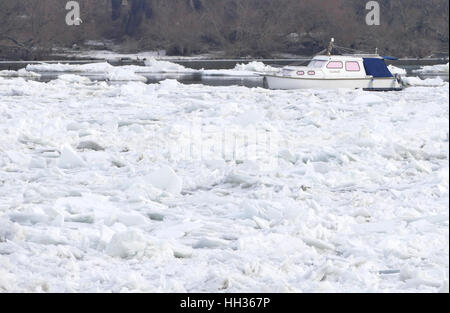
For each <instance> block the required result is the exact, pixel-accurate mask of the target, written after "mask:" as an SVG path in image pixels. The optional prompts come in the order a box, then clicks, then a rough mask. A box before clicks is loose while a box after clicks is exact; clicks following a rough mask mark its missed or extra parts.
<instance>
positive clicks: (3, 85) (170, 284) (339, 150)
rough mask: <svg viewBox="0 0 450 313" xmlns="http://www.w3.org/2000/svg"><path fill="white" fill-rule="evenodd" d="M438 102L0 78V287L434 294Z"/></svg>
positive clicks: (445, 224) (439, 277) (407, 94)
mask: <svg viewBox="0 0 450 313" xmlns="http://www.w3.org/2000/svg"><path fill="white" fill-rule="evenodd" d="M448 102H449V89H448V83H444V84H443V86H440V87H411V88H408V89H406V90H404V91H402V92H392V93H376V94H373V93H368V92H364V91H358V90H340V91H315V90H310V91H302V90H296V91H271V90H265V89H260V88H256V89H248V88H244V87H208V86H202V85H183V84H180V83H177V82H175V81H164V82H162V83H160V84H152V85H146V84H144V83H142V82H128V83H126V84H122V85H108V84H107V83H105V82H101V83H91V84H82V83H78V82H77V81H76V79H74V77H65V78H64V77H63V78H62V79H61V78H60V79H58V80H55V81H51V82H48V83H40V82H36V81H26V80H25V79H22V78H11V79H5V78H1V77H0V292H13V291H18V292H23V291H32V292H80V291H82V292H100V291H112V292H127V291H137V292H186V291H187V292H438V291H442V292H448V285H449V284H448V280H449V213H448V201H449V175H448V173H449V163H448V162H449V107H448ZM218 130H219V131H218ZM220 130H221V131H223V132H221V131H220ZM254 130H256V131H258V130H260V131H261V133H257V134H258V138H259V139H258V140H263V142H265V141H264V138H265V137H264V136H267V135H268V134H271V133H278V135H279V136H278V137H273V138H278V141H276V142H277V143H278V147H277V148H276V149H273V150H267V151H265V153H263V154H260V155H258V157H257V158H250V157H249V156H248V155H246V154H245V153H244V154H240V153H239V151H234V152H235V154H234V155H233V153H231V154H229V155H228V156H226V157H225V155H226V154H228V152H229V150H227V149H229V148H230V147H231V148H232V147H233V146H237V147H247V148H251V147H250V143H251V142H252V141H246V140H245V138H250V137H251V136H252V135H253V134H254ZM223 134H225V135H230V136H231V137H232V138H233V144H232V145H230V146H228V145H225V148H226V149H225V150H224V151H223V152H225V153H224V154H222V153H213V152H214V150H215V148H217V147H221V146H222V144H223V142H224V141H225V142H226V140H225V139H226V138H227V136H223ZM259 135H261V136H262V137H259ZM200 144H201V145H200ZM199 145H200V146H202V147H203V152H204V153H203V156H202V154H201V153H200V152H199V151H202V150H201V149H199ZM239 145H241V146H239ZM183 147H185V148H187V149H184V150H183V149H181V148H183ZM264 147H265V146H264ZM255 148H256V149H257V148H258V146H256V147H255ZM227 151H228V152H227ZM231 151H232V152H233V150H231ZM246 151H248V150H246ZM216 152H217V151H216ZM219 152H220V151H219ZM209 153H212V154H209ZM271 160H272V161H273V160H276V164H272V166H269V167H268V166H266V164H265V162H266V161H271Z"/></svg>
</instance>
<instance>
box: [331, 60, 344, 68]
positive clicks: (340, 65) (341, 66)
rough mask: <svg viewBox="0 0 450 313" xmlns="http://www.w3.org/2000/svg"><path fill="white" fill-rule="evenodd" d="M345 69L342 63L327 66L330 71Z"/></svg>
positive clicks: (337, 62) (335, 62)
mask: <svg viewBox="0 0 450 313" xmlns="http://www.w3.org/2000/svg"><path fill="white" fill-rule="evenodd" d="M343 67H344V65H343V64H342V62H341V61H331V62H330V63H328V65H327V68H329V69H341V68H343Z"/></svg>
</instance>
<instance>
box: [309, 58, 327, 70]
mask: <svg viewBox="0 0 450 313" xmlns="http://www.w3.org/2000/svg"><path fill="white" fill-rule="evenodd" d="M326 63H327V61H324V60H312V61H311V63H309V65H308V67H310V68H322V67H323V66H324V65H325V64H326Z"/></svg>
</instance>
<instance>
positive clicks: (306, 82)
mask: <svg viewBox="0 0 450 313" xmlns="http://www.w3.org/2000/svg"><path fill="white" fill-rule="evenodd" d="M333 42H334V40H332V42H331V43H330V48H329V51H328V55H318V56H316V57H314V58H313V60H312V61H311V62H310V63H309V65H308V66H286V67H284V68H283V69H282V70H281V71H280V72H279V73H275V74H269V75H264V84H265V86H266V87H267V88H269V89H336V88H351V89H364V90H371V91H391V90H402V89H403V84H402V82H401V78H400V77H399V76H398V75H393V74H392V73H391V72H390V71H389V69H388V67H387V66H386V63H385V58H386V57H381V56H379V55H378V54H373V55H369V54H366V55H331V49H332V43H333Z"/></svg>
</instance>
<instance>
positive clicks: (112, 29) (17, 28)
mask: <svg viewBox="0 0 450 313" xmlns="http://www.w3.org/2000/svg"><path fill="white" fill-rule="evenodd" d="M379 2H380V6H381V12H382V23H381V26H367V25H366V24H365V22H364V20H365V15H366V13H367V11H366V10H365V2H364V1H360V0H345V1H343V0H342V1H336V0H323V1H313V0H304V1H296V0H276V1H274V0H220V1H219V0H209V1H204V0H128V1H126V3H127V5H122V1H121V0H98V1H88V0H79V3H80V6H81V16H82V19H83V23H82V24H81V25H80V26H67V25H66V24H65V19H64V17H65V15H66V13H67V11H66V10H65V7H64V6H63V5H60V4H61V1H59V0H40V1H33V2H30V1H24V0H2V4H1V6H2V8H1V10H0V20H2V24H3V25H2V27H1V29H0V60H27V61H29V60H48V59H49V58H51V56H52V55H53V54H54V47H62V48H65V49H68V48H70V49H71V48H75V49H80V50H84V49H85V48H86V43H98V45H97V46H96V47H95V49H97V50H113V51H117V52H120V53H136V52H138V51H159V50H164V51H166V53H167V55H168V56H180V57H185V56H193V55H201V54H205V53H209V52H210V51H223V53H222V55H221V57H227V58H243V57H244V58H245V57H253V58H271V57H273V56H274V55H275V54H276V53H284V54H290V55H314V54H315V53H317V52H319V51H320V50H322V49H323V47H325V46H326V45H327V42H328V41H329V38H330V37H335V38H336V40H337V42H339V45H341V46H346V47H349V48H352V49H358V50H364V51H374V50H375V48H378V50H379V51H380V53H383V54H388V55H395V56H397V57H410V58H425V57H430V56H431V57H438V58H439V57H440V56H441V55H447V56H448V37H449V35H448V34H449V33H448V32H449V30H448V23H449V18H448V12H449V3H448V1H446V0H430V1H427V2H426V3H425V2H419V1H409V0H408V1H402V2H401V4H400V3H398V2H393V1H379ZM55 29H57V30H58V31H57V32H55ZM88 46H89V44H88ZM90 49H92V47H90Z"/></svg>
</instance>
